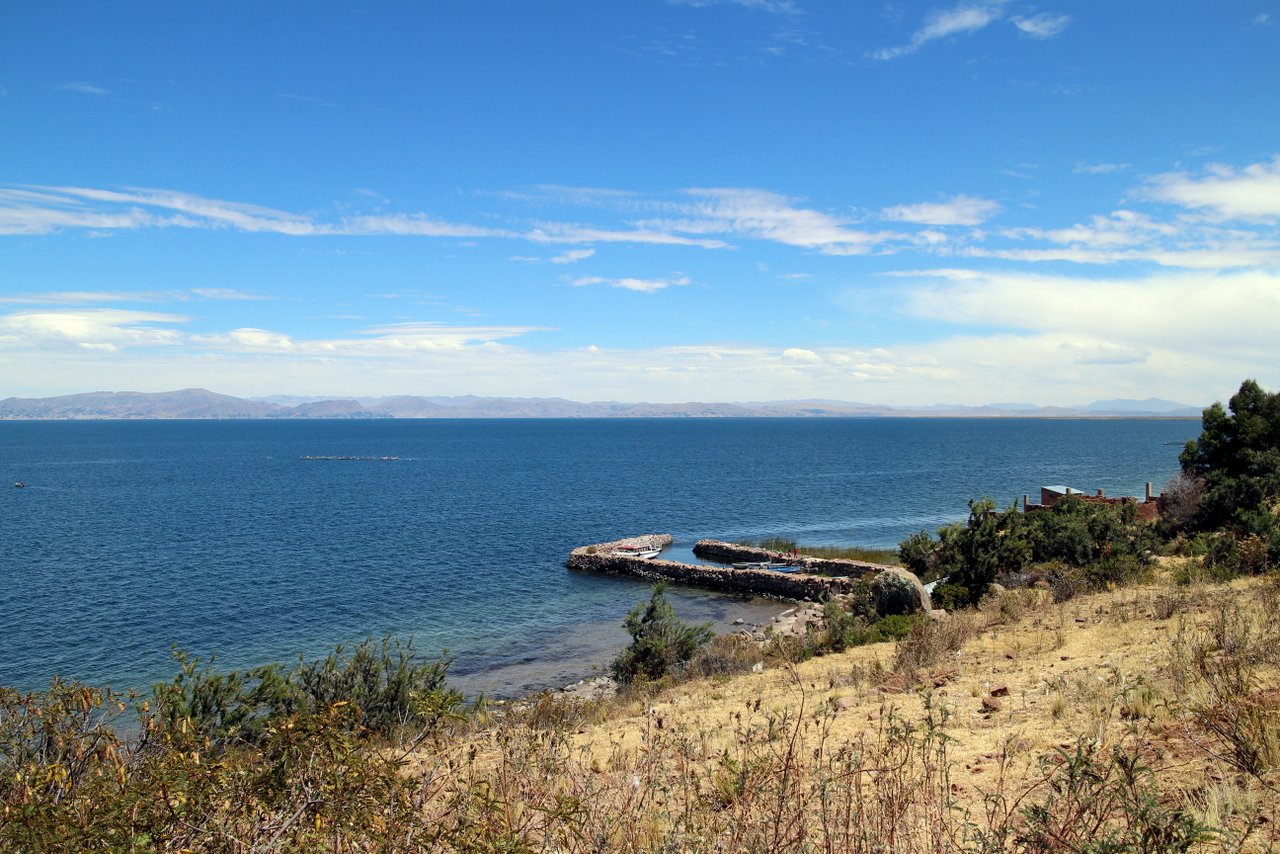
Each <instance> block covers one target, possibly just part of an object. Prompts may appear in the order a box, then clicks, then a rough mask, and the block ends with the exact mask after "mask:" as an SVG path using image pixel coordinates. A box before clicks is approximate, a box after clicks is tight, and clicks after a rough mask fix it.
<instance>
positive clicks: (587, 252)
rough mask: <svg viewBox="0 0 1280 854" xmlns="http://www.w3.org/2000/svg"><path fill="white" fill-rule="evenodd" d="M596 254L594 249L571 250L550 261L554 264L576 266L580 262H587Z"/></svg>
mask: <svg viewBox="0 0 1280 854" xmlns="http://www.w3.org/2000/svg"><path fill="white" fill-rule="evenodd" d="M595 254H596V250H594V249H570V250H568V251H567V252H562V253H561V254H559V255H555V256H553V257H552V258H551V259H550V261H551V263H552V264H576V263H577V262H579V261H585V260H586V259H588V258H590V257H591V256H592V255H595Z"/></svg>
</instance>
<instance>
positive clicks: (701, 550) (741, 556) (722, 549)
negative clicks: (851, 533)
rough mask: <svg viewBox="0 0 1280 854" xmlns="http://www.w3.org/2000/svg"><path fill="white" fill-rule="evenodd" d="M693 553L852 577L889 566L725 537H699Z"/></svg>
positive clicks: (862, 575)
mask: <svg viewBox="0 0 1280 854" xmlns="http://www.w3.org/2000/svg"><path fill="white" fill-rule="evenodd" d="M693 553H694V554H696V555H697V556H698V557H704V558H707V559H709V560H719V561H725V562H726V563H756V562H765V561H785V562H786V563H788V564H790V565H791V566H794V567H796V568H797V569H798V570H799V571H800V572H812V573H820V574H822V575H847V576H848V577H850V578H871V577H872V576H875V575H877V574H878V573H880V572H883V571H884V570H885V569H886V568H887V567H886V566H884V565H883V564H879V563H870V562H868V561H865V560H847V559H845V558H824V557H810V556H808V555H789V554H785V553H783V552H775V551H769V550H768V549H762V548H759V547H757V546H744V545H740V544H738V543H726V542H723V541H722V540H698V542H696V543H694V545H693Z"/></svg>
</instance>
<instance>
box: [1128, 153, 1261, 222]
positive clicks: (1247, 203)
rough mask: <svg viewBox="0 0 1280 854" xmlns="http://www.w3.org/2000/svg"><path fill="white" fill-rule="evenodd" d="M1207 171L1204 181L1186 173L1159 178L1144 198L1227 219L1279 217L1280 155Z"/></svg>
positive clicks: (1151, 182)
mask: <svg viewBox="0 0 1280 854" xmlns="http://www.w3.org/2000/svg"><path fill="white" fill-rule="evenodd" d="M1205 171H1206V174H1205V175H1203V176H1201V177H1193V176H1191V175H1190V174H1188V173H1186V172H1168V173H1165V174H1163V175H1156V176H1155V177H1153V178H1152V179H1151V180H1150V182H1149V185H1148V187H1147V188H1146V191H1145V194H1144V195H1145V197H1147V198H1151V199H1155V200H1157V201H1162V202H1170V203H1172V204H1175V205H1181V206H1183V207H1186V208H1192V209H1196V210H1208V211H1209V212H1211V213H1214V214H1216V215H1218V216H1221V217H1227V218H1239V219H1271V218H1274V217H1277V216H1280V155H1277V156H1276V157H1274V158H1273V159H1272V160H1271V161H1270V162H1266V161H1263V162H1261V163H1253V164H1250V165H1249V166H1246V167H1244V168H1243V169H1235V168H1233V167H1231V166H1224V165H1221V164H1214V165H1211V166H1209V167H1208V168H1207V169H1206V170H1205Z"/></svg>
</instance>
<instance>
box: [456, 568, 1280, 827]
mask: <svg viewBox="0 0 1280 854" xmlns="http://www.w3.org/2000/svg"><path fill="white" fill-rule="evenodd" d="M1276 591H1277V585H1276V583H1275V582H1274V581H1257V580H1254V581H1241V582H1236V583H1233V584H1232V585H1230V586H1217V587H1205V586H1193V587H1191V588H1183V589H1176V588H1174V587H1172V586H1170V585H1169V584H1168V583H1165V582H1161V583H1158V584H1154V585H1148V586H1144V587H1139V588H1131V589H1126V590H1121V591H1118V592H1114V593H1107V594H1100V595H1093V596H1082V597H1079V598H1076V599H1074V600H1072V601H1070V602H1067V603H1058V604H1055V603H1054V602H1053V601H1052V596H1051V595H1049V594H1048V593H1047V592H1039V591H1011V592H1009V593H1007V594H1005V595H1004V596H1002V597H1000V598H998V599H996V600H993V601H990V602H988V603H986V604H985V605H984V608H983V610H982V611H981V612H978V613H973V614H960V615H952V616H951V618H950V619H948V620H946V621H942V622H937V623H928V624H925V625H923V626H921V627H919V628H918V629H917V630H916V631H913V633H912V635H910V636H908V637H907V638H906V639H904V640H903V641H902V642H900V643H898V644H896V645H895V644H878V645H873V646H867V647H860V648H856V649H853V650H850V651H848V652H846V653H844V654H840V655H830V656H825V657H822V658H818V659H813V660H810V661H806V662H803V663H798V664H791V665H788V666H785V667H778V668H771V669H767V670H765V671H764V672H762V673H749V674H745V675H740V676H735V677H733V678H732V679H728V680H726V679H724V678H720V679H716V680H711V681H706V680H700V681H694V682H689V683H686V684H681V685H677V686H674V687H671V688H668V689H666V690H664V691H662V692H661V693H660V694H659V695H657V696H653V697H645V698H632V699H627V698H623V699H620V700H618V701H616V702H615V703H614V705H613V706H612V709H611V710H610V711H609V712H608V713H607V715H608V720H603V721H600V722H592V721H587V720H584V719H581V718H577V719H575V720H574V721H572V722H571V723H570V724H569V725H568V726H566V727H563V728H561V729H559V730H557V731H555V732H553V733H551V732H545V731H544V732H542V733H540V734H536V735H535V734H534V731H533V730H531V729H530V728H528V727H525V726H519V725H516V722H509V723H508V724H503V725H500V726H498V727H496V728H495V729H494V730H492V731H490V732H487V733H485V734H484V735H483V736H482V737H481V738H480V739H479V741H478V742H476V743H474V744H473V745H472V748H473V749H474V750H475V753H474V754H473V755H474V756H475V757H476V758H475V759H474V761H473V762H472V764H471V765H470V766H468V767H469V769H470V772H469V773H470V774H472V775H474V776H472V777H467V778H465V785H464V788H467V789H468V790H474V788H475V787H476V786H477V785H479V786H481V788H483V789H484V791H486V792H489V793H500V795H499V794H494V797H496V798H497V801H495V803H497V802H501V803H502V804H505V805H506V806H505V807H504V809H516V808H515V807H514V806H513V805H514V804H521V805H522V806H520V807H519V808H518V809H517V810H516V812H517V813H518V815H519V816H521V817H523V819H522V820H523V821H524V822H525V823H524V824H522V825H521V826H520V827H519V828H513V827H510V826H507V825H505V824H504V826H503V827H501V828H497V829H495V828H492V827H490V828H488V830H487V831H486V832H489V831H492V832H495V833H499V835H501V834H503V833H508V834H511V833H514V834H515V837H516V838H519V839H523V840H525V841H526V842H529V843H531V844H532V845H533V847H534V848H535V849H537V848H539V847H541V846H543V845H544V844H547V845H553V846H554V847H555V848H557V849H558V850H603V849H607V850H618V851H642V850H644V851H648V850H672V851H676V850H716V851H757V850H758V851H766V850H767V851H792V850H796V851H800V850H823V851H951V850H1046V848H1048V849H1050V850H1084V849H1083V848H1076V847H1073V844H1074V843H1072V841H1071V839H1072V837H1071V834H1072V833H1078V832H1079V828H1081V827H1086V826H1088V827H1092V828H1093V830H1092V831H1091V832H1092V833H1093V834H1094V835H1095V836H1097V837H1098V838H1105V837H1106V835H1107V834H1113V836H1114V839H1113V841H1114V842H1115V844H1116V845H1117V846H1118V847H1116V848H1114V849H1113V850H1185V849H1186V846H1184V845H1182V844H1181V842H1179V840H1182V841H1186V840H1187V839H1190V838H1195V839H1198V840H1199V841H1198V842H1196V843H1195V846H1193V847H1195V848H1196V849H1203V850H1269V849H1270V848H1271V847H1272V846H1274V845H1276V844H1277V837H1276V832H1277V831H1276V827H1275V825H1274V824H1273V823H1272V822H1271V821H1270V820H1269V816H1271V815H1273V814H1280V793H1278V790H1277V784H1278V783H1280V776H1278V774H1280V720H1278V719H1277V717H1276V716H1277V712H1276V707H1277V702H1276V701H1277V699H1280V687H1278V686H1280V679H1278V676H1277V667H1276V665H1277V654H1280V628H1278V627H1277V626H1276V625H1275V621H1274V620H1273V619H1271V615H1272V614H1274V613H1275V611H1274V608H1275V605H1276V599H1277V598H1280V597H1278V595H1277V592H1276ZM600 716H601V717H603V716H604V713H602V714H601V715H600ZM569 805H571V806H572V808H571V809H570V807H569ZM491 806H492V804H491ZM566 809H567V810H569V811H568V812H565V810H566ZM534 816H536V817H538V818H537V821H533V818H532V817H534ZM515 818H516V816H515V815H512V816H510V819H511V820H512V821H514V820H515ZM440 820H448V816H447V815H444V814H442V815H441V816H440ZM504 821H505V820H504ZM1201 826H1203V827H1210V828H1213V832H1205V831H1203V830H1202V829H1199V828H1201ZM1162 833H1163V834H1165V836H1163V837H1160V834H1162ZM1055 834H1056V835H1055ZM1143 834H1147V835H1148V836H1149V837H1150V838H1163V839H1164V840H1165V842H1164V843H1161V844H1160V845H1157V846H1156V847H1148V848H1142V847H1141V846H1140V845H1138V843H1137V842H1134V840H1139V839H1140V838H1141V837H1142V835H1143ZM1151 834H1155V836H1151ZM1179 834H1182V835H1179ZM1037 840H1038V841H1037ZM1117 840H1118V841H1117ZM1126 840H1127V842H1126ZM1077 841H1080V840H1077ZM1130 843H1132V845H1136V846H1137V847H1128V848H1127V847H1125V845H1126V844H1130ZM1080 844H1081V845H1083V844H1084V843H1083V842H1081V843H1080Z"/></svg>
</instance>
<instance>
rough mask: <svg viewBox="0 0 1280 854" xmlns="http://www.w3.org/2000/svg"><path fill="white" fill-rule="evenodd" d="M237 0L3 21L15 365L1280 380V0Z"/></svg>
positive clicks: (566, 381) (322, 385) (542, 383)
mask: <svg viewBox="0 0 1280 854" xmlns="http://www.w3.org/2000/svg"><path fill="white" fill-rule="evenodd" d="M228 8H230V9H231V10H232V11H236V10H238V11H239V12H241V13H243V14H244V15H250V14H251V15H253V16H254V17H255V21H256V24H257V26H256V27H255V28H252V29H246V28H245V27H243V26H241V25H240V24H241V23H242V21H241V20H240V18H241V17H242V16H238V15H235V14H230V13H229V14H227V15H226V16H225V18H215V17H213V16H208V15H205V14H204V13H201V12H198V11H196V10H192V9H181V8H173V7H171V6H168V5H164V4H160V3H158V2H157V3H150V4H144V6H143V7H131V9H130V10H129V12H128V13H127V14H119V13H117V14H114V15H113V14H112V13H110V11H109V10H105V9H92V8H90V9H81V10H78V11H77V12H76V13H75V14H74V15H66V14H58V13H56V10H49V9H38V8H29V9H25V10H23V11H21V12H16V13H13V15H12V16H11V17H12V18H14V26H11V27H9V28H8V29H7V31H6V32H5V33H3V34H0V55H6V56H8V57H10V59H11V61H10V62H8V63H6V64H0V115H3V116H4V118H5V124H6V127H7V128H9V129H10V131H9V132H8V134H7V137H8V139H9V142H8V143H6V149H7V150H6V155H5V157H4V158H3V160H2V161H0V377H3V380H0V396H8V395H15V396H47V395H53V394H62V393H71V392H79V391H89V390H98V389H106V390H121V389H131V390H141V391H157V390H164V389H171V388H180V387H189V386H204V387H208V388H213V389H216V390H218V391H223V392H226V393H230V394H237V395H246V396H248V395H266V394H275V393H292V394H320V395H379V394H427V395H435V394H468V393H473V394H490V395H513V396H563V397H569V398H573V399H578V400H605V399H613V400H650V401H656V402H675V401H685V400H694V399H702V400H761V399H784V398H791V399H801V398H824V399H845V400H858V401H865V402H869V403H885V404H896V405H911V404H928V403H958V404H981V403H987V402H990V401H993V400H1019V401H1026V402H1030V403H1041V404H1055V403H1064V402H1074V401H1080V400H1090V399H1098V398H1118V397H1131V398H1147V397H1153V396H1155V397H1164V398H1171V399H1177V400H1187V401H1191V402H1207V401H1209V400H1212V399H1215V398H1220V397H1223V396H1224V395H1227V394H1229V393H1230V392H1231V391H1232V390H1233V389H1234V387H1235V386H1236V385H1238V383H1239V380H1240V379H1242V378H1244V377H1246V376H1252V377H1256V378H1257V379H1259V381H1260V382H1262V383H1263V384H1264V385H1267V386H1276V385H1280V356H1278V355H1277V351H1276V348H1275V346H1274V338H1275V334H1276V333H1275V330H1277V329H1280V231H1278V229H1280V119H1277V117H1276V111H1275V110H1274V109H1271V108H1270V106H1269V104H1268V103H1267V101H1268V97H1269V96H1268V94H1267V93H1268V91H1269V89H1268V86H1267V85H1266V81H1268V80H1271V79H1276V78H1277V77H1280V50H1277V47H1280V46H1278V45H1277V40H1278V38H1280V28H1277V27H1276V26H1275V25H1274V24H1273V23H1272V17H1271V16H1269V15H1268V14H1265V13H1261V12H1259V11H1257V10H1252V11H1250V10H1228V9H1221V8H1204V7H1202V6H1201V5H1200V4H1193V3H1190V2H1186V3H1174V4H1172V5H1170V6H1168V7H1167V8H1166V9H1165V11H1164V13H1163V14H1162V16H1161V19H1160V20H1154V19H1152V18H1151V16H1149V15H1145V14H1143V13H1142V11H1141V10H1138V9H1133V10H1127V9H1116V8H1113V4H1105V3H1101V2H1088V3H1076V4H1071V5H1070V6H1069V7H1066V6H1064V7H1062V8H1061V9H1053V8H1044V7H1033V6H1031V5H1027V4H1018V3H1015V2H1012V0H992V1H991V2H964V3H959V4H955V5H950V6H945V5H944V6H938V5H933V4H895V5H892V6H885V7H883V8H878V9H851V8H849V7H848V5H847V4H840V3H836V2H806V0H795V2H780V0H718V2H715V1H714V0H652V2H649V3H640V4H630V5H628V6H627V7H625V8H622V7H613V5H612V4H568V5H565V6H562V7H557V8H556V9H554V10H551V9H545V8H544V9H534V8H524V7H523V6H515V7H512V8H508V9H506V10H505V14H504V15H502V16H494V15H492V14H487V13H482V11H480V10H476V9H474V8H472V7H471V6H468V5H464V4H443V5H440V6H437V7H436V8H432V9H421V10H404V9H401V10H397V11H395V12H388V11H379V12H357V11H345V12H335V11H326V12H324V13H319V12H318V13H316V14H315V15H313V16H310V17H308V18H307V19H306V20H300V19H298V18H296V17H291V16H289V15H286V14H285V13H283V12H276V11H271V10H266V11H264V10H262V9H261V8H259V7H250V6H248V5H237V4H232V7H228ZM1260 8H1261V7H1260ZM193 33H199V36H194V35H192V34H193ZM143 44H146V45H152V46H154V45H161V46H162V47H160V48H158V49H156V50H150V51H149V50H143V49H142V48H141V45H143ZM1191 54H1194V55H1195V56H1197V57H1199V60H1198V61H1197V62H1196V63H1194V64H1188V63H1187V62H1186V61H1185V57H1186V56H1187V55H1191ZM225 56H237V57H241V58H242V61H239V62H237V63H236V64H234V67H228V66H227V65H226V64H225V63H221V62H219V61H216V58H217V57H225ZM1206 92H1212V97H1205V93H1206ZM281 93H288V94H281ZM14 141H17V144H14Z"/></svg>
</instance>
